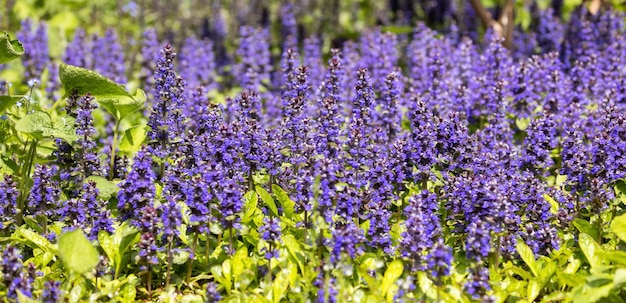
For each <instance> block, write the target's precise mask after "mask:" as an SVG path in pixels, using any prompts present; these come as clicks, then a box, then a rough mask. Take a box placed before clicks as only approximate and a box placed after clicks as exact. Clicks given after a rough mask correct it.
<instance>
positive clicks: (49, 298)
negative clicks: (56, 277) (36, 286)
mask: <svg viewBox="0 0 626 303" xmlns="http://www.w3.org/2000/svg"><path fill="white" fill-rule="evenodd" d="M62 296H63V292H62V291H61V282H59V281H53V280H50V281H46V282H45V283H44V284H43V293H42V294H41V301H42V302H43V303H58V302H59V301H60V300H61V298H62Z"/></svg>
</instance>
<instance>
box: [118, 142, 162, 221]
mask: <svg viewBox="0 0 626 303" xmlns="http://www.w3.org/2000/svg"><path fill="white" fill-rule="evenodd" d="M155 180H156V177H155V174H154V171H153V170H152V158H151V154H149V153H147V152H146V151H144V150H141V151H139V152H137V154H136V155H135V157H134V158H133V166H132V169H131V171H130V173H129V174H128V176H127V177H126V179H125V180H124V181H122V182H121V183H119V185H118V186H119V187H120V191H119V192H118V193H117V200H118V204H117V208H118V209H119V212H120V219H121V220H122V221H124V220H128V219H130V220H131V224H132V225H133V226H136V227H138V228H141V226H142V222H141V221H140V220H141V217H142V214H143V211H144V210H143V209H144V208H146V207H153V204H154V197H155V192H156V189H155V187H154V181H155Z"/></svg>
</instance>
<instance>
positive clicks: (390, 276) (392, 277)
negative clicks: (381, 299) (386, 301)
mask: <svg viewBox="0 0 626 303" xmlns="http://www.w3.org/2000/svg"><path fill="white" fill-rule="evenodd" d="M402 271H404V264H403V263H402V261H401V260H394V261H392V262H391V263H389V266H387V270H385V276H384V277H383V281H382V284H381V286H380V289H381V291H382V294H383V296H385V295H386V294H387V291H389V288H390V287H391V285H393V284H394V283H395V282H396V280H398V278H400V276H401V275H402Z"/></svg>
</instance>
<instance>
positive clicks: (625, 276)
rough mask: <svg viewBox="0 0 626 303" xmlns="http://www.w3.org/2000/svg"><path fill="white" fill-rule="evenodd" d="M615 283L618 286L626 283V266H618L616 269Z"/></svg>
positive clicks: (620, 286)
mask: <svg viewBox="0 0 626 303" xmlns="http://www.w3.org/2000/svg"><path fill="white" fill-rule="evenodd" d="M613 284H615V286H616V287H618V288H622V287H623V286H624V285H625V284H626V268H618V269H617V270H616V271H615V276H614V277H613Z"/></svg>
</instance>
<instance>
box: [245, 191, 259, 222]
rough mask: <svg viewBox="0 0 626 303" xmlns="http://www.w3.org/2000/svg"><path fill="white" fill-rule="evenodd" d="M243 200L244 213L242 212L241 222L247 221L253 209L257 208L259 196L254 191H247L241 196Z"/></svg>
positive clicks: (250, 218)
mask: <svg viewBox="0 0 626 303" xmlns="http://www.w3.org/2000/svg"><path fill="white" fill-rule="evenodd" d="M243 200H244V213H243V219H242V221H243V223H248V222H250V221H251V220H252V215H253V214H254V211H256V210H257V204H258V202H259V196H258V195H257V194H256V192H254V191H252V190H251V191H249V192H247V193H246V194H245V195H244V196H243Z"/></svg>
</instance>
